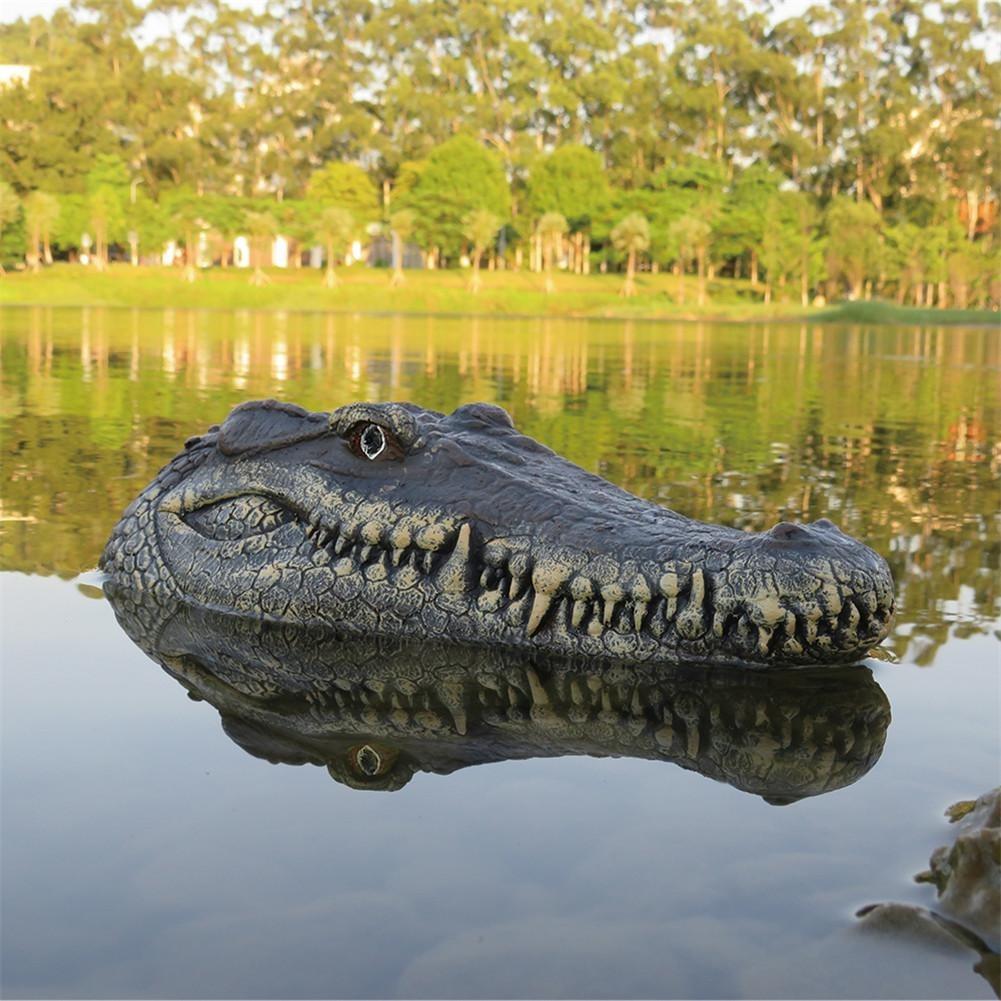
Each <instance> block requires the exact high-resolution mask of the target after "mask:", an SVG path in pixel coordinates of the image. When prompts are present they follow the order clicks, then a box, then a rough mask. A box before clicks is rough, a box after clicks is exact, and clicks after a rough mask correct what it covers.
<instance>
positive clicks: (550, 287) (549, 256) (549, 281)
mask: <svg viewBox="0 0 1001 1001" xmlns="http://www.w3.org/2000/svg"><path fill="white" fill-rule="evenodd" d="M543 262H544V267H545V271H546V295H552V293H553V292H554V291H555V290H556V285H555V283H554V282H553V249H552V247H551V246H547V247H546V250H545V253H544V254H543Z"/></svg>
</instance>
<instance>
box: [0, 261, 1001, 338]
mask: <svg viewBox="0 0 1001 1001" xmlns="http://www.w3.org/2000/svg"><path fill="white" fill-rule="evenodd" d="M266 274H267V284H265V285H263V286H256V285H252V284H251V283H250V273H249V272H247V271H242V270H236V269H218V268H216V269H212V270H210V271H204V272H201V273H199V275H198V277H197V279H196V280H195V281H194V282H187V281H185V280H184V277H183V275H182V273H181V271H180V270H176V269H174V270H172V269H166V268H153V267H137V268H133V267H130V266H129V265H127V264H114V265H112V266H111V267H110V268H109V269H108V270H107V271H106V272H103V273H101V272H97V271H94V270H93V269H91V268H85V267H82V266H80V265H75V264H56V265H54V266H53V267H50V268H46V269H44V270H42V271H41V272H40V273H38V274H32V273H30V272H24V271H17V272H8V273H7V274H6V275H5V276H3V277H0V305H9V306H13V305H34V306H126V307H141V308H149V309H170V308H175V309H270V310H306V311H313V310H315V311H327V310H334V311H338V312H359V313H410V314H455V315H462V314H489V315H494V316H496V315H501V316H503V315H508V316H563V317H595V318H623V319H642V320H659V319H664V320H688V319H693V320H694V319H701V320H724V321H734V322H740V321H744V322H755V321H757V322H760V321H764V320H801V319H809V320H811V321H814V322H827V323H867V324H883V323H887V324H888V323H903V324H921V325H934V326H941V325H943V324H970V325H983V324H992V325H996V324H999V323H1001V314H998V313H996V312H989V311H987V310H936V309H915V308H911V307H906V306H905V307H900V306H895V305H893V304H891V303H886V302H855V303H843V304H836V305H833V306H822V307H814V306H811V307H807V308H805V309H804V308H803V307H801V306H800V305H799V304H798V303H794V302H789V301H786V302H781V301H780V302H772V303H769V304H766V303H764V302H762V301H761V289H760V288H757V289H755V288H752V286H751V285H750V283H749V282H746V281H734V280H730V279H719V280H715V281H712V282H710V283H709V286H708V293H709V301H708V302H707V303H706V304H705V305H704V306H698V305H696V303H695V298H696V283H695V279H694V278H692V277H691V276H689V277H687V278H686V279H685V280H684V285H683V286H682V280H681V279H680V278H678V277H677V276H676V275H670V274H656V275H653V274H643V275H640V276H639V277H638V279H637V294H636V295H635V296H633V297H631V298H628V299H627V298H623V297H622V296H621V295H620V294H619V291H620V289H621V288H622V277H621V276H620V275H587V276H581V275H570V274H557V275H555V276H554V282H555V290H554V291H553V292H552V293H551V294H547V293H546V291H545V288H544V279H543V276H542V275H540V274H532V273H530V272H527V271H518V272H514V271H496V272H483V274H482V287H481V289H480V291H479V292H477V293H473V292H471V291H470V290H469V288H468V281H469V273H468V272H464V271H408V272H407V276H406V281H405V282H404V283H403V284H402V285H401V286H399V287H396V288H393V287H391V285H390V280H389V277H390V276H389V273H388V272H387V271H385V270H379V269H371V268H362V267H356V268H342V269H340V270H339V272H338V278H339V283H338V285H337V287H336V288H333V289H330V288H326V287H324V285H323V282H322V273H321V272H317V271H313V270H307V269H301V270H287V271H285V270H278V269H269V270H268V271H267V272H266Z"/></svg>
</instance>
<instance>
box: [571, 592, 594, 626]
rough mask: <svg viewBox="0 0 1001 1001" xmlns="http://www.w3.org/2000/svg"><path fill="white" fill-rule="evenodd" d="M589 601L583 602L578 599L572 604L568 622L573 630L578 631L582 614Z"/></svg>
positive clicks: (582, 619) (582, 617)
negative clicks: (571, 624)
mask: <svg viewBox="0 0 1001 1001" xmlns="http://www.w3.org/2000/svg"><path fill="white" fill-rule="evenodd" d="M588 605H590V602H589V601H584V600H581V599H578V600H577V601H575V602H574V603H573V613H572V614H571V616H570V621H571V622H572V623H573V627H574V629H579V628H580V624H581V622H583V621H584V613H585V612H586V611H587V608H588Z"/></svg>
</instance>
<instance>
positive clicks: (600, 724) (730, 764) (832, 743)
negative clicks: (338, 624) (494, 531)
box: [105, 581, 890, 804]
mask: <svg viewBox="0 0 1001 1001" xmlns="http://www.w3.org/2000/svg"><path fill="white" fill-rule="evenodd" d="M105 593H106V594H107V596H108V598H109V600H110V601H111V603H112V605H113V607H114V609H115V613H116V615H117V616H118V620H119V622H120V624H121V625H122V627H123V628H124V629H125V631H126V632H127V633H128V634H129V636H130V637H131V638H132V640H133V641H134V642H135V643H136V644H137V645H138V646H139V647H141V648H142V649H143V650H144V651H145V652H146V653H147V654H148V655H149V656H150V657H152V658H153V659H154V660H155V661H157V662H158V663H159V664H161V665H162V666H163V668H164V669H165V670H166V671H167V672H168V673H169V674H170V675H171V676H173V677H174V678H175V679H177V680H178V681H179V682H180V683H181V684H182V685H183V686H184V687H185V688H186V689H187V690H188V692H189V694H190V695H191V696H192V697H194V698H196V699H198V700H204V701H206V702H209V703H211V704H212V705H213V706H215V708H216V709H217V710H218V711H219V714H220V716H221V718H222V725H223V728H224V730H225V731H226V733H227V734H228V735H229V737H230V738H232V739H233V740H234V741H235V742H236V743H237V744H239V745H240V746H241V747H243V748H244V749H245V750H246V751H247V752H248V753H250V754H253V755H255V756H257V757H260V758H264V759H266V760H268V761H272V762H285V763H288V764H305V763H312V764H316V765H321V766H325V767H326V768H327V770H328V771H329V773H330V775H331V776H332V777H333V778H335V779H336V780H337V781H338V782H342V783H345V784H347V785H349V786H352V787H354V788H358V789H389V790H392V789H399V788H401V787H402V786H404V785H405V784H406V783H407V782H409V781H410V779H411V778H412V777H413V775H414V774H415V773H416V772H418V771H424V772H432V773H438V774H443V775H444V774H449V773H451V772H454V771H456V770H458V769H460V768H465V767H468V766H470V765H479V764H486V763H489V762H494V761H504V760H511V759H523V758H532V757H557V756H562V755H584V754H586V755H592V756H600V757H606V756H610V757H635V758H646V759H650V760H656V761H666V762H673V763H674V764H677V765H680V766H681V767H683V768H687V769H691V770H694V771H697V772H699V773H701V774H702V775H705V776H708V777H709V778H712V779H716V780H718V781H722V782H725V783H727V784H729V785H731V786H734V787H735V788H737V789H740V790H743V791H745V792H749V793H753V794H757V795H759V796H763V797H765V798H766V799H767V800H768V801H769V802H770V803H773V804H787V803H792V802H794V801H795V800H798V799H802V798H803V797H806V796H816V795H819V794H822V793H826V792H830V791H832V790H835V789H839V788H842V787H844V786H847V785H850V784H851V783H853V782H855V781H857V780H858V779H859V778H861V777H862V776H863V775H864V774H865V773H866V772H867V771H868V770H869V769H870V768H871V767H872V766H873V764H875V762H876V761H877V760H878V758H879V756H880V754H881V753H882V749H883V742H884V740H885V737H886V730H887V726H888V725H889V722H890V708H889V704H888V702H887V699H886V696H885V695H884V693H883V691H882V689H881V688H880V687H879V685H878V684H877V683H876V682H875V681H874V680H873V677H872V674H871V672H870V671H869V669H868V668H866V667H864V666H842V667H827V668H823V669H810V668H806V669H804V670H802V671H746V670H742V669H740V668H729V667H718V666H717V667H714V668H713V669H711V670H709V671H706V670H704V669H699V668H695V667H692V666H675V667H671V668H665V667H664V666H663V665H659V666H658V665H654V664H649V663H647V664H629V663H623V662H621V661H596V660H593V659H585V658H577V659H572V658H559V657H555V656H552V655H550V654H546V653H544V652H542V651H519V650H513V649H510V648H505V647H491V646H482V645H480V646H463V645H455V644H448V643H441V642H434V641H431V642H426V641H416V640H402V639H386V638H382V637H378V636H373V637H369V638H362V637H351V638H344V637H341V636H337V635H335V634H332V633H330V632H329V631H327V630H322V629H317V628H306V627H300V626H291V625H288V624H284V623H269V622H262V621H260V620H255V619H250V618H241V617H237V616H233V615H228V614H223V613H218V612H212V611H209V610H207V609H205V608H202V607H199V606H197V605H191V604H188V603H184V602H177V601H172V600H169V599H164V600H160V599H155V598H154V597H153V595H151V594H143V595H137V594H136V593H135V592H134V591H127V590H124V589H120V588H117V587H116V586H115V585H114V584H113V583H112V582H110V581H109V582H108V583H107V584H106V585H105Z"/></svg>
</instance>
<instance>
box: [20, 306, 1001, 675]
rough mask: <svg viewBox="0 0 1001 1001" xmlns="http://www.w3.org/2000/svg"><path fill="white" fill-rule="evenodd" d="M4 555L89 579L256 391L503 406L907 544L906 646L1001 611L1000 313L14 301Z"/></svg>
mask: <svg viewBox="0 0 1001 1001" xmlns="http://www.w3.org/2000/svg"><path fill="white" fill-rule="evenodd" d="M0 352H2V354H0V358H2V386H0V394H2V395H0V405H2V422H0V430H2V435H3V443H2V449H3V451H2V455H3V471H2V483H3V489H2V498H0V519H2V520H0V567H2V568H3V569H14V570H21V571H25V572H31V573H57V574H60V575H61V576H65V577H68V576H72V575H74V574H76V573H77V572H79V571H80V570H82V569H85V568H87V567H90V566H93V565H94V564H95V562H96V560H97V557H98V555H99V553H100V550H101V547H102V545H103V543H104V539H105V537H106V535H107V533H108V531H109V530H110V528H111V526H112V525H113V524H114V522H115V520H116V518H117V517H118V514H119V513H120V511H121V510H122V508H124V507H125V505H126V504H127V503H128V502H129V501H130V500H131V498H132V497H133V496H134V494H135V493H136V492H137V491H138V490H139V489H140V488H141V487H142V486H143V485H144V484H145V483H146V482H147V481H148V480H149V479H150V478H151V477H152V476H153V474H154V473H155V472H156V470H157V469H158V468H159V467H160V465H162V463H163V462H165V461H166V460H167V459H168V458H170V456H172V455H173V454H174V453H175V452H176V451H177V449H178V448H179V446H180V443H181V442H182V441H183V440H184V439H185V438H186V437H188V436H189V435H191V434H194V433H197V432H198V431H201V430H203V429H204V428H205V427H206V426H207V425H208V424H210V423H213V422H215V421H218V420H220V419H221V418H222V417H224V416H225V414H226V412H227V411H228V409H229V408H230V407H231V406H233V405H234V404H235V403H238V402H240V401H241V400H245V399H253V398H259V397H265V396H276V397H281V398H285V399H291V400H294V401H296V402H298V403H301V404H302V405H303V406H306V407H309V408H311V409H331V408H333V407H336V406H339V405H341V404H343V403H345V402H348V401H350V400H355V399H368V400H386V399H396V400H412V401H414V402H417V403H420V404H422V405H424V406H427V407H431V408H434V409H438V410H445V411H448V410H451V409H453V408H454V407H455V406H458V405H459V404H461V403H465V402H469V401H471V400H487V401H491V402H495V403H499V404H501V405H502V406H504V407H506V408H507V409H508V410H509V411H510V412H511V413H512V415H513V416H514V418H515V421H516V423H517V424H518V426H519V427H521V428H522V429H523V430H524V431H526V432H527V433H529V434H531V435H533V436H534V437H536V438H539V439H540V440H542V441H544V442H545V443H546V444H548V445H550V446H551V447H552V448H554V449H556V450H557V451H559V452H562V453H563V454H565V455H567V456H568V457H570V458H571V459H573V460H574V461H575V462H578V463H579V464H581V465H582V466H585V467H586V468H588V469H591V470H594V471H596V472H599V473H601V474H602V475H603V476H606V477H607V478H609V479H611V480H613V481H615V482H616V483H618V484H620V485H622V486H624V487H626V488H627V489H629V490H632V491H633V492H635V493H638V494H640V495H642V496H645V497H648V498H650V499H652V500H655V501H658V502H660V503H664V504H668V505H670V506H671V507H673V508H675V509H676V510H679V511H682V512H683V513H685V514H688V515H690V516H692V517H695V518H700V519H704V520H709V521H717V522H726V523H729V524H734V525H738V526H741V527H746V528H749V529H755V530H757V529H761V528H767V527H768V526H769V525H771V524H773V523H774V522H775V521H778V520H780V519H782V518H791V519H813V518H818V517H821V516H824V515H827V516H830V517H831V518H832V519H833V520H834V521H835V522H837V523H839V524H840V525H841V526H842V527H843V528H845V529H846V530H847V531H850V532H852V533H853V534H856V535H859V536H861V537H863V538H865V539H866V540H867V541H868V542H870V544H872V545H873V546H874V547H875V548H876V549H878V550H879V551H881V552H883V553H884V554H885V555H886V556H887V557H888V558H889V559H890V561H891V564H892V565H893V568H894V573H895V576H896V578H897V581H898V592H899V595H900V598H901V611H900V614H899V616H898V624H897V630H896V632H895V635H894V637H893V640H892V641H891V643H890V644H889V645H890V648H891V649H892V650H893V652H894V653H895V654H897V655H898V656H901V657H903V656H906V657H909V658H911V659H915V660H917V661H918V662H919V663H931V661H932V659H933V658H934V654H935V651H936V650H937V649H938V647H939V646H940V645H941V643H942V642H944V641H945V640H946V639H947V638H948V636H949V635H950V633H953V632H957V633H963V632H975V631H986V630H990V629H994V628H997V617H998V614H999V596H998V565H999V541H998V540H999V532H998V527H999V513H998V509H999V503H998V502H999V492H998V475H999V472H1001V385H999V377H1001V335H999V332H998V331H997V330H996V329H988V328H976V329H957V328H948V329H947V328H928V327H926V328H908V327H894V328H866V327H851V328H848V327H831V326H819V325H774V326H770V327H769V326H734V325H721V324H710V323H694V324H663V323H658V324H652V323H631V322H622V321H616V322H586V321H565V320H547V319H538V318H534V319H510V320H501V319H498V320H494V319H487V318H482V317H481V318H476V317H469V318H443V317H401V316H392V315H387V316H359V315H340V314H308V313H282V312H278V313H257V312H250V311H246V310H237V311H232V312H209V311H200V312H198V311H174V310H167V311H162V312H161V311H145V310H110V309H82V310H73V309H46V308H30V309H29V308H25V309H4V310H2V311H0Z"/></svg>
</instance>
